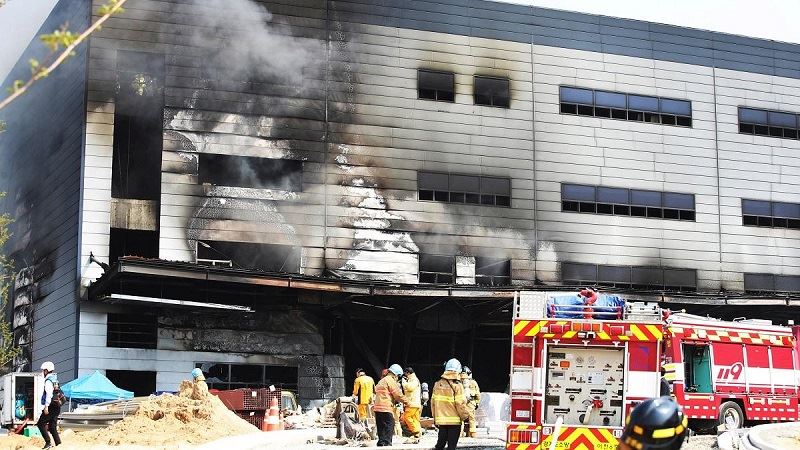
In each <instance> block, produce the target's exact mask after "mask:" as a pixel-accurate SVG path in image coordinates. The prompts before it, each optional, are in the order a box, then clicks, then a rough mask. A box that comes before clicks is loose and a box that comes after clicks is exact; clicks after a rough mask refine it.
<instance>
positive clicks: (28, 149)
mask: <svg viewBox="0 0 800 450" xmlns="http://www.w3.org/2000/svg"><path fill="white" fill-rule="evenodd" d="M96 6H97V5H95V7H96ZM93 14H95V13H93V8H92V5H91V4H90V2H88V1H83V0H80V1H78V0H73V1H69V2H67V1H61V2H59V4H58V5H57V6H56V9H55V10H54V11H53V13H52V15H51V16H50V18H49V19H48V22H47V23H46V24H45V26H44V28H43V30H52V29H55V28H58V26H59V25H61V24H63V23H67V22H68V23H69V25H70V27H72V28H75V29H78V28H85V27H86V26H88V23H89V22H90V20H91V19H92V15H93ZM96 17H97V16H96V14H95V16H94V18H96ZM40 47H41V46H40V45H39V44H38V43H37V42H33V43H32V44H31V46H30V48H29V50H28V54H26V55H25V56H24V57H23V58H22V59H21V63H20V65H19V66H18V68H17V70H16V71H15V72H13V73H12V74H11V76H10V77H9V80H13V79H15V78H22V77H24V75H25V74H26V73H25V71H26V70H27V67H26V65H25V64H27V63H26V62H25V61H27V59H28V57H29V56H28V55H29V54H35V53H36V52H41V48H40ZM6 83H8V81H7V82H6ZM798 87H800V46H798V45H792V44H782V43H777V42H771V41H764V40H759V39H751V38H745V37H738V36H730V35H725V34H720V33H712V32H706V31H698V30H691V29H685V28H680V27H674V26H667V25H660V24H653V23H645V22H638V21H631V20H621V19H612V18H607V17H601V16H594V15H587V14H578V13H568V12H563V11H554V10H548V9H542V8H536V7H528V6H520V5H513V4H505V3H497V2H491V1H485V0H476V1H467V0H448V1H420V2H401V1H373V0H358V1H327V0H293V1H289V0H282V1H281V0H278V1H258V2H257V1H253V0H226V1H222V0H181V1H179V0H167V1H153V0H129V1H128V2H127V3H126V4H125V12H124V13H122V14H119V15H117V16H115V17H113V18H111V19H110V20H109V21H108V22H107V24H106V25H105V26H104V27H103V28H102V30H100V31H99V32H97V33H95V34H94V35H93V36H92V37H91V39H90V40H89V42H88V45H87V46H83V47H81V48H80V50H79V51H78V52H77V53H76V55H75V56H73V57H72V58H71V59H70V60H69V61H68V62H67V63H66V64H65V65H64V66H63V67H62V68H60V69H59V70H58V72H57V73H54V74H53V75H52V76H50V77H48V78H46V79H43V80H41V81H40V82H38V83H37V84H36V85H35V87H34V88H33V89H31V91H30V92H29V93H27V94H26V95H25V96H24V97H23V98H21V99H20V100H19V101H17V102H16V103H14V104H13V105H12V106H11V107H9V108H7V109H6V110H4V111H2V112H0V113H2V116H3V118H4V119H5V120H7V121H8V131H7V132H6V133H4V134H3V135H0V146H1V147H0V151H2V166H0V170H2V171H3V172H2V186H0V189H3V190H5V191H6V192H8V195H7V197H6V198H5V199H4V200H3V204H4V208H5V211H9V212H10V213H12V214H13V215H14V217H15V219H16V222H15V224H14V226H13V232H14V236H13V239H12V241H11V242H10V244H9V246H8V248H7V252H8V253H9V254H10V255H11V256H12V257H13V258H14V261H15V264H16V267H15V270H16V283H15V289H14V291H13V293H12V297H11V300H10V302H9V305H8V309H9V314H13V321H14V327H15V339H17V342H18V343H19V344H20V345H21V346H23V348H24V349H25V352H24V353H23V357H21V358H20V359H19V360H18V361H17V362H16V364H17V366H18V367H19V368H23V367H29V366H30V365H31V364H34V365H35V364H38V363H40V362H41V361H43V360H45V359H52V360H54V361H55V362H56V366H57V367H59V370H60V371H61V372H62V374H63V375H64V377H65V379H70V378H71V377H74V376H77V375H78V374H82V373H85V372H88V371H92V370H101V371H105V373H106V374H107V375H108V376H109V378H110V379H111V380H112V381H115V382H117V383H118V384H120V385H121V386H123V387H126V388H129V389H133V390H135V391H136V392H137V393H144V392H148V391H154V390H172V389H174V386H175V385H176V384H177V382H178V381H179V380H181V379H183V378H185V377H186V376H187V373H188V372H189V371H190V370H191V369H192V368H194V367H201V368H202V369H203V370H204V371H205V372H206V373H207V374H208V378H209V381H210V383H211V384H212V387H218V388H235V387H243V386H252V385H262V384H279V385H282V386H284V387H287V388H290V389H297V390H298V391H299V393H300V396H301V398H302V399H303V400H304V401H308V400H312V399H317V398H330V397H332V396H334V395H339V394H342V393H343V392H344V391H346V387H347V385H348V384H349V383H350V381H351V374H352V372H353V370H354V369H355V368H356V367H361V366H363V367H367V368H369V370H370V371H371V372H372V373H373V375H375V372H377V371H379V370H380V368H381V367H384V366H387V365H388V364H391V363H393V362H400V363H402V364H408V365H412V366H414V367H415V368H417V372H418V373H420V374H421V376H422V378H426V377H427V378H430V377H432V376H434V374H435V373H436V372H437V371H438V370H440V369H441V363H442V362H443V361H444V360H446V359H447V358H449V357H451V356H457V357H459V358H461V359H462V360H464V361H466V362H467V363H468V364H469V365H471V366H472V367H473V369H474V371H475V373H476V377H477V378H478V379H479V380H480V381H481V385H482V386H483V388H484V389H487V390H504V389H505V387H506V384H507V382H508V375H507V374H508V369H507V368H508V352H509V336H510V333H511V331H510V315H509V308H510V304H511V300H512V299H513V296H514V291H515V290H518V289H551V290H552V289H562V288H564V289H572V288H574V287H577V286H584V285H598V286H604V287H606V288H608V289H613V290H616V291H619V292H625V293H627V294H628V295H636V296H639V297H642V298H650V299H654V300H659V301H665V302H675V303H679V304H681V305H684V306H682V307H688V308H690V309H692V308H694V309H693V310H695V311H706V312H709V313H712V314H714V315H718V316H725V315H729V316H730V315H743V314H741V311H740V310H736V309H735V308H734V307H730V308H723V306H724V305H737V304H738V305H742V304H749V305H752V304H761V305H764V308H765V309H764V310H763V311H762V312H763V314H762V315H768V316H772V317H773V318H776V319H783V318H786V317H791V314H796V310H795V309H793V307H795V306H796V305H797V300H796V299H795V298H793V297H792V295H791V293H792V292H796V291H797V290H798V288H800V250H798V249H799V248H800V246H798V245H797V238H798V237H799V236H800V235H798V233H800V231H798V230H800V196H799V195H798V194H797V185H798V184H800V164H798V163H797V158H795V157H794V156H793V152H795V151H797V148H798V145H800V144H798V142H799V141H798V140H797V137H798V129H800V125H798V113H800V96H798V94H797V88H798ZM686 305H688V306H686ZM692 305H694V306H692ZM748 314H749V313H748ZM750 315H752V314H750ZM768 318H769V317H768Z"/></svg>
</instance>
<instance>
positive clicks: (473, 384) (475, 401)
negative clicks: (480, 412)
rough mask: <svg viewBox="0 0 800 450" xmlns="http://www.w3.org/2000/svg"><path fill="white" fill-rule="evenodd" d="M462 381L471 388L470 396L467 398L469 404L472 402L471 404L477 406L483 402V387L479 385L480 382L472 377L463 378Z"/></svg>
mask: <svg viewBox="0 0 800 450" xmlns="http://www.w3.org/2000/svg"><path fill="white" fill-rule="evenodd" d="M462 382H463V383H464V386H467V387H468V389H469V395H470V398H468V399H467V404H471V405H470V406H472V407H475V408H477V407H478V406H479V405H480V404H481V388H480V386H478V382H477V381H475V380H473V379H472V378H467V379H466V380H462Z"/></svg>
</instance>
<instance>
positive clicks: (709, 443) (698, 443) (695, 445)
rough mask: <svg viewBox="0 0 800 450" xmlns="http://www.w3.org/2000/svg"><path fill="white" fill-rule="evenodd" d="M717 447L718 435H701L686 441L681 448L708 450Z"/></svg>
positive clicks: (684, 449)
mask: <svg viewBox="0 0 800 450" xmlns="http://www.w3.org/2000/svg"><path fill="white" fill-rule="evenodd" d="M715 448H717V436H716V435H714V436H709V435H700V436H692V437H691V438H689V440H688V441H684V442H683V445H682V446H681V450H708V449H715Z"/></svg>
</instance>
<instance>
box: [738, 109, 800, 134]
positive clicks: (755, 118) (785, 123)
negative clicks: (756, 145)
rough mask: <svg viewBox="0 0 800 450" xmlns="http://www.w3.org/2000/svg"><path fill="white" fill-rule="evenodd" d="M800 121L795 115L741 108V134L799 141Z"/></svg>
mask: <svg viewBox="0 0 800 450" xmlns="http://www.w3.org/2000/svg"><path fill="white" fill-rule="evenodd" d="M798 128H800V119H798V115H797V114H795V113H788V112H781V111H767V110H765V109H752V108H742V107H741V106H740V107H739V133H744V134H757V135H759V136H772V137H778V138H784V139H797V138H798V135H800V133H798Z"/></svg>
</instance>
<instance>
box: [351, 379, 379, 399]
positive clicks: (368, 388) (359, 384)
mask: <svg viewBox="0 0 800 450" xmlns="http://www.w3.org/2000/svg"><path fill="white" fill-rule="evenodd" d="M374 391H375V380H373V379H372V377H370V376H367V375H361V376H360V377H358V378H356V381H355V382H354V383H353V395H357V396H358V403H359V404H360V405H366V404H369V403H370V402H371V401H372V395H373V393H374Z"/></svg>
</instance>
